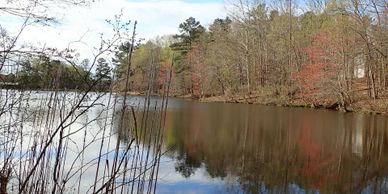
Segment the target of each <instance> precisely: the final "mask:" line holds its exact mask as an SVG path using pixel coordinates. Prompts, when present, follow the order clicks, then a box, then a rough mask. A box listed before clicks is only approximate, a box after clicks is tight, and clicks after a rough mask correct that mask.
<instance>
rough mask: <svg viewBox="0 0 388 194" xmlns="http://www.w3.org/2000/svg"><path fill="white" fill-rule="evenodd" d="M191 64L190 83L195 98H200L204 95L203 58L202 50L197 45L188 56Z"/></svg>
mask: <svg viewBox="0 0 388 194" xmlns="http://www.w3.org/2000/svg"><path fill="white" fill-rule="evenodd" d="M187 57H188V59H189V63H190V81H191V87H192V88H191V89H192V95H193V97H194V98H199V97H201V95H202V92H203V91H202V81H203V80H202V70H203V60H202V59H203V57H202V52H201V48H200V47H199V46H197V45H193V46H192V48H191V50H190V52H189V53H188V54H187Z"/></svg>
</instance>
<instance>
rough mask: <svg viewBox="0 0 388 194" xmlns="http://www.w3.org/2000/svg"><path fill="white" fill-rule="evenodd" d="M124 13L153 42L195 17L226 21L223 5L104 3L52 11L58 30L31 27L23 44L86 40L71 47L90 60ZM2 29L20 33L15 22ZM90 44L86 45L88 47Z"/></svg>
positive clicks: (166, 0)
mask: <svg viewBox="0 0 388 194" xmlns="http://www.w3.org/2000/svg"><path fill="white" fill-rule="evenodd" d="M121 10H123V20H127V21H128V20H132V21H134V20H137V21H138V30H137V32H138V38H146V39H150V38H153V37H155V36H157V35H164V34H174V33H177V32H178V26H179V24H180V23H181V22H183V21H184V20H185V19H187V18H188V17H190V16H192V17H195V18H196V19H197V20H199V21H200V22H201V23H202V24H203V25H205V26H206V25H208V24H210V23H211V22H212V21H213V19H215V18H217V17H224V15H225V11H224V6H223V4H222V3H216V2H215V3H214V2H213V3H212V2H203V1H201V2H196V3H193V2H185V1H183V0H147V1H135V0H132V1H131V0H101V1H97V2H95V3H93V4H92V5H90V6H89V7H72V8H67V9H66V8H64V7H60V8H53V9H51V10H50V11H51V12H53V14H54V15H56V16H57V17H59V19H60V21H61V23H60V24H59V25H56V26H51V27H47V26H46V27H42V26H30V27H28V28H27V29H26V31H25V32H24V33H23V34H22V36H21V41H24V42H31V43H40V44H41V45H46V46H48V47H57V48H61V49H62V48H67V46H68V45H69V43H70V42H72V41H77V40H79V39H80V38H81V37H83V39H82V41H83V42H84V43H72V44H71V45H70V46H71V48H75V49H77V50H79V52H80V53H81V54H82V55H83V56H85V55H87V56H90V53H91V50H90V49H91V48H93V46H98V43H99V37H100V35H99V33H104V34H105V35H109V34H111V33H112V29H111V28H109V26H108V25H107V24H106V22H105V19H113V17H114V15H116V14H119V13H120V11H121ZM2 23H3V25H5V26H6V27H8V28H12V29H13V30H14V31H16V29H17V27H16V26H17V25H15V22H14V20H12V19H10V20H9V22H7V21H5V22H4V18H3V21H2ZM85 44H87V45H85Z"/></svg>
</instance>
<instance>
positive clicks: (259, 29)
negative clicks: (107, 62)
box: [116, 0, 388, 111]
mask: <svg viewBox="0 0 388 194" xmlns="http://www.w3.org/2000/svg"><path fill="white" fill-rule="evenodd" d="M292 3H293V2H291V1H284V2H280V3H279V4H278V5H276V7H274V6H272V5H271V6H267V5H266V4H264V3H256V2H253V1H237V2H234V3H231V4H230V5H229V10H230V13H229V14H228V15H229V16H228V17H226V18H217V19H215V20H214V22H213V23H212V24H211V25H210V26H209V27H208V28H205V27H204V26H203V25H202V24H201V23H200V21H197V20H196V19H195V18H193V17H190V18H188V19H187V20H186V21H183V22H182V23H181V24H180V25H179V31H180V34H176V35H173V36H162V37H159V38H156V39H155V40H151V41H148V42H146V43H143V44H140V45H138V47H137V49H136V50H135V52H134V58H133V64H134V69H133V77H132V78H131V80H132V84H131V89H132V90H135V91H139V92H142V91H145V90H146V85H145V84H143V83H144V79H145V78H146V77H148V75H149V74H152V75H154V76H156V81H155V85H154V92H155V94H157V93H158V91H159V89H161V87H160V85H161V84H162V83H160V82H161V80H164V76H165V74H166V71H168V69H169V67H171V66H172V67H173V68H172V71H173V78H172V86H171V87H172V91H171V93H172V94H173V95H175V96H186V97H191V98H194V99H205V100H209V101H228V102H244V103H262V104H279V105H302V106H314V107H316V106H325V107H335V108H338V107H339V108H341V109H347V108H348V107H351V106H352V105H354V106H355V108H357V106H364V105H365V104H369V105H370V107H369V108H370V109H376V110H379V111H386V110H385V109H386V107H387V104H386V103H385V100H384V99H386V98H387V93H386V91H387V88H388V75H387V73H388V60H387V55H388V28H387V27H388V15H387V14H388V4H387V2H386V1H384V0H365V1H347V0H339V1H327V2H323V1H314V0H313V1H307V2H305V5H303V6H302V7H303V8H301V5H299V6H297V5H294V4H292ZM117 61H118V63H117ZM121 61H125V60H121ZM149 64H152V65H149ZM116 65H117V67H118V68H119V69H120V68H121V67H122V66H125V65H126V63H125V62H124V63H123V62H120V60H116ZM150 67H152V68H150ZM151 71H152V72H151ZM118 77H120V74H119V76H118ZM120 85H123V83H122V82H120V81H118V82H117V85H116V88H117V89H118V90H119V91H120Z"/></svg>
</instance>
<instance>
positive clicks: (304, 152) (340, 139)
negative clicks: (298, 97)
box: [166, 106, 388, 193]
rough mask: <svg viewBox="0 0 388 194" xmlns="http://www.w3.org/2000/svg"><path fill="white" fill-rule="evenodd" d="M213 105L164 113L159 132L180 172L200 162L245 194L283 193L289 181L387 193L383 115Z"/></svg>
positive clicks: (321, 187) (326, 188) (185, 172)
mask: <svg viewBox="0 0 388 194" xmlns="http://www.w3.org/2000/svg"><path fill="white" fill-rule="evenodd" d="M220 107H221V108H220ZM220 107H217V108H214V109H211V108H209V109H206V111H201V110H202V109H199V108H195V107H193V108H188V109H180V110H179V111H176V112H174V113H170V114H171V115H170V120H168V121H167V131H166V133H167V137H168V138H170V139H174V141H171V142H173V144H174V147H175V148H176V150H175V152H176V153H177V156H176V159H177V162H176V164H175V166H176V170H177V171H178V172H180V173H181V174H182V175H183V176H185V177H189V176H191V175H192V174H193V173H194V172H195V169H196V168H200V167H201V166H204V167H205V168H206V170H207V172H208V173H209V175H210V176H211V177H220V178H225V177H227V176H228V175H230V176H235V177H236V178H237V180H238V183H239V187H240V188H241V189H243V190H244V191H245V192H247V193H258V192H262V191H263V190H264V191H273V192H285V193H288V192H292V191H293V188H292V184H296V185H298V186H299V187H301V188H302V189H305V190H306V191H314V190H320V191H321V192H322V193H357V192H361V191H362V190H364V189H365V188H367V187H370V188H371V189H373V192H387V189H388V186H387V184H386V182H387V181H386V180H387V177H388V167H386V165H385V164H387V163H388V155H387V154H388V153H387V152H388V145H387V140H388V132H387V130H386V129H387V122H388V121H387V119H386V118H383V117H379V116H373V115H372V116H369V115H354V114H338V113H333V112H327V111H310V110H304V109H277V108H272V109H273V110H272V111H264V110H260V109H259V110H258V109H257V107H245V108H244V109H243V110H244V111H245V112H244V111H241V110H238V109H235V107H236V106H220ZM171 136H174V137H171ZM167 142H169V141H168V140H167ZM384 181H385V182H384ZM384 183H385V185H384Z"/></svg>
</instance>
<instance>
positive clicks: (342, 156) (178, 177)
mask: <svg viewBox="0 0 388 194" xmlns="http://www.w3.org/2000/svg"><path fill="white" fill-rule="evenodd" d="M60 95H62V94H60ZM64 95H66V98H63V99H73V98H74V96H76V94H71V93H69V94H64ZM96 95H97V94H96ZM46 96H49V94H48V93H47V92H42V93H33V94H29V96H28V101H27V102H28V103H22V105H21V106H20V107H19V108H18V109H17V110H19V112H20V110H21V109H22V110H24V109H25V110H26V111H24V112H25V113H23V114H19V115H18V116H17V117H22V118H23V120H22V121H23V122H24V123H23V128H24V129H23V131H24V133H25V131H26V129H25V128H28V126H33V127H30V128H31V129H30V130H31V131H34V130H47V129H48V128H49V127H50V126H49V127H45V128H41V129H38V128H39V127H40V125H39V123H40V119H39V118H36V117H37V115H40V114H42V115H44V112H45V110H46V109H48V108H47V105H46V104H47V102H46V100H45V99H46ZM8 98H9V97H8ZM90 98H91V99H92V98H93V95H92V96H91V97H90ZM106 101H107V96H105V97H104V98H102V99H101V103H98V106H96V107H93V108H92V109H90V111H88V112H86V113H85V114H83V115H82V116H80V117H79V118H77V122H75V123H73V124H72V125H71V126H70V127H69V134H71V136H70V138H71V141H69V144H68V145H67V148H68V149H69V150H70V151H69V153H68V154H67V160H69V162H68V163H69V164H72V163H73V162H72V161H76V162H74V163H75V165H74V164H73V165H74V166H77V165H78V163H77V162H79V161H78V159H77V158H76V153H77V151H76V150H77V149H79V147H80V146H82V144H85V142H86V144H87V145H88V147H86V148H85V155H83V156H82V157H83V158H84V161H95V158H96V157H97V156H98V149H99V148H100V147H101V144H100V139H99V137H102V135H101V134H102V132H101V130H102V129H103V128H107V129H112V130H111V131H109V132H106V134H111V136H109V141H108V138H107V140H106V142H109V143H110V144H111V145H115V144H116V141H117V138H118V137H121V140H122V141H121V142H122V144H126V143H128V142H129V140H128V138H129V136H130V135H131V133H130V132H129V131H128V130H129V129H128V127H127V126H130V125H131V122H132V121H131V120H130V119H124V123H123V124H118V120H120V119H117V118H116V119H113V120H112V127H111V128H110V127H104V119H105V118H107V117H109V115H121V114H120V111H121V110H122V109H120V103H119V102H118V103H117V104H118V105H117V107H118V108H116V109H115V108H111V107H109V106H108V105H107V103H106ZM58 102H59V103H62V102H61V101H58ZM127 102H128V104H129V105H130V106H134V107H139V106H141V105H142V104H144V98H143V97H129V99H128V100H127ZM63 104H65V105H70V104H71V103H63ZM150 104H151V105H150V107H151V108H150V112H151V113H152V111H157V110H156V109H154V108H152V107H154V106H155V104H156V106H159V107H160V105H161V99H160V98H153V99H152V100H151V103H150ZM135 109H136V110H135V111H136V112H137V114H139V115H141V113H142V111H143V109H142V108H135ZM78 111H81V110H78ZM127 114H131V111H130V109H127ZM14 117H15V116H13V117H12V118H14ZM9 118H11V117H9V116H8V117H6V116H2V117H1V118H0V121H2V122H3V123H6V121H7V120H9ZM53 119H55V118H53ZM91 121H93V122H91ZM34 123H35V124H34ZM36 123H38V124H36ZM105 123H108V124H109V123H110V121H109V120H108V122H105ZM0 126H2V125H0ZM53 126H55V123H54V124H53ZM120 126H121V127H120ZM80 129H82V130H84V131H80V132H78V133H72V131H79V130H80ZM34 133H35V132H34ZM32 134H33V133H32ZM163 135H164V137H163V138H164V141H163V155H162V158H161V161H160V171H159V175H158V180H157V188H156V192H157V193H163V194H164V193H166V194H167V193H388V117H386V116H379V115H366V114H356V113H340V112H335V111H328V110H313V109H304V108H283V107H272V106H259V105H245V104H223V103H200V102H194V101H185V100H181V99H173V98H172V99H170V100H169V101H168V108H167V111H166V124H165V129H164V134H163ZM105 136H106V135H105ZM2 138H3V137H2ZM2 138H0V141H3V140H2ZM24 142H26V141H24ZM83 142H84V143H83ZM88 142H90V143H88ZM105 144H106V143H105ZM111 145H104V150H107V153H110V152H109V150H112V149H113V147H114V146H111ZM124 147H125V145H124ZM145 147H147V142H144V146H143V147H142V148H141V149H143V148H145ZM19 149H21V150H28V149H29V146H28V145H24V144H23V145H21V146H20V148H19ZM73 150H74V151H73ZM54 151H55V150H54ZM54 151H53V152H54ZM22 152H23V151H21V153H22ZM73 152H74V153H73ZM72 153H73V154H72ZM150 154H152V152H151V153H150ZM0 155H1V153H0ZM20 155H22V154H20ZM16 157H17V156H15V158H16ZM74 158H75V159H74ZM103 160H106V161H110V160H111V156H110V155H109V154H107V155H106V156H104V159H103ZM1 162H2V160H1V159H0V163H1ZM69 164H67V163H66V164H64V172H66V171H69V172H70V170H71V168H74V166H69ZM93 164H94V163H93V162H92V163H91V165H90V166H88V168H87V170H86V168H85V172H84V174H83V181H82V184H81V185H82V187H81V188H80V189H79V190H80V191H81V192H80V193H90V192H91V189H90V188H91V187H92V186H93V180H94V178H93V177H94V175H95V170H94V169H93V167H94V166H93ZM69 169H70V170H69ZM73 182H74V185H77V183H78V181H77V180H75V181H73ZM69 185H71V184H70V183H69ZM16 186H17V185H16ZM75 187H76V186H75ZM67 191H69V192H68V193H75V192H70V191H71V189H69V190H67Z"/></svg>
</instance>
